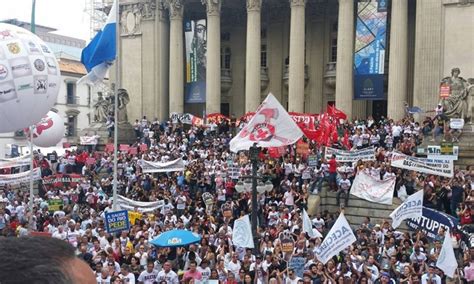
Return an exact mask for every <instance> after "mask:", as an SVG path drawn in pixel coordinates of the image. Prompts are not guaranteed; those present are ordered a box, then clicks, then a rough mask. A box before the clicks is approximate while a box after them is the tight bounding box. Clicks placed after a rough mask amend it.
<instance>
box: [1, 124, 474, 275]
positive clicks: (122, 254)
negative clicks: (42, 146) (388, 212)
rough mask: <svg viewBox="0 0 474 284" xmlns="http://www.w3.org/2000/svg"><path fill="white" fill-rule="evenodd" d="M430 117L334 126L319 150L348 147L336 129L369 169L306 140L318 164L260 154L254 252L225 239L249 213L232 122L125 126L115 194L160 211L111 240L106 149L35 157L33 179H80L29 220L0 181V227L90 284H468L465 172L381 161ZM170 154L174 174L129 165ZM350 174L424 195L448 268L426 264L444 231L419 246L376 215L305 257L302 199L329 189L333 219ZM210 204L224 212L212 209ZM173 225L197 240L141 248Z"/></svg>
mask: <svg viewBox="0 0 474 284" xmlns="http://www.w3.org/2000/svg"><path fill="white" fill-rule="evenodd" d="M437 121H438V122H437V123H435V124H436V125H430V124H429V123H428V122H426V123H423V124H421V125H420V124H419V123H417V122H414V120H413V119H412V118H411V117H410V116H407V117H406V118H404V119H403V120H401V121H393V120H390V119H386V118H382V119H380V120H378V121H376V120H374V119H373V118H372V117H368V119H365V120H354V121H350V122H345V123H343V124H341V125H340V126H339V128H340V129H338V132H339V133H340V134H341V135H340V139H338V140H337V141H334V143H333V144H332V145H331V147H334V148H342V149H344V148H347V143H342V133H344V130H347V132H348V133H349V141H350V148H353V149H363V148H366V147H369V146H374V147H375V148H376V159H375V161H368V162H362V161H360V162H358V163H355V164H352V163H337V162H336V161H335V159H334V158H332V159H325V158H324V155H323V147H320V146H319V145H316V144H315V143H314V142H312V141H307V142H308V143H309V149H310V153H311V155H316V157H318V158H317V165H316V166H309V165H308V161H307V156H302V155H299V154H297V153H296V148H295V146H294V145H293V146H288V147H286V148H285V153H281V155H280V157H275V156H273V155H270V153H269V151H268V150H267V149H262V151H261V152H260V155H259V168H258V172H259V174H260V175H261V176H263V177H264V178H265V180H268V181H271V182H272V184H273V189H272V190H271V191H269V192H266V193H264V194H260V195H259V196H258V203H259V204H258V219H259V220H258V221H259V228H258V244H257V249H255V250H252V249H245V248H240V247H236V246H234V245H233V242H232V229H233V222H234V220H235V219H237V218H238V217H240V216H243V215H245V214H250V213H251V208H252V205H251V194H249V193H246V192H243V193H239V192H237V191H236V189H235V186H236V183H237V181H238V180H237V179H235V176H232V175H230V174H229V169H230V168H235V167H237V168H238V170H239V172H240V174H247V173H250V170H251V166H250V161H249V157H248V153H245V151H244V152H240V153H238V154H234V153H232V152H230V150H229V147H228V144H229V141H230V140H231V139H232V137H233V135H235V133H236V132H238V131H239V129H241V128H242V125H244V124H245V122H242V123H240V125H236V123H235V120H234V121H227V120H223V121H221V122H214V123H211V126H212V127H202V126H193V125H183V124H181V123H171V122H159V121H158V120H154V121H148V120H147V118H146V117H144V118H143V119H141V120H137V121H136V122H135V124H134V130H135V134H136V136H137V137H136V138H137V140H136V142H135V143H134V144H133V145H131V147H133V148H136V149H138V151H137V153H129V152H123V151H121V152H120V153H119V157H118V185H117V189H118V192H119V194H120V195H122V196H125V197H127V198H130V199H132V200H135V201H143V202H149V201H157V200H164V204H163V205H162V206H160V207H159V208H157V209H156V210H154V211H151V212H143V213H141V214H138V217H137V218H136V220H133V221H132V220H131V221H132V223H133V224H132V226H131V228H130V230H128V231H122V232H120V233H117V234H109V233H107V231H106V230H105V223H104V216H105V213H106V212H109V211H111V210H112V190H113V179H112V171H113V157H112V156H113V154H112V153H111V152H110V151H98V150H96V149H92V148H83V149H77V150H70V151H66V153H65V154H64V155H61V156H54V155H47V153H41V152H35V160H36V163H35V164H36V165H37V166H38V167H41V170H42V175H43V176H47V175H53V174H57V173H64V174H67V173H76V174H79V175H81V176H82V182H80V183H78V184H77V185H76V186H74V187H68V186H62V187H55V186H52V187H48V188H47V189H43V188H40V191H39V193H38V195H36V196H35V198H34V211H33V212H30V211H29V209H28V201H29V196H28V193H27V191H22V190H16V189H15V188H13V187H10V186H4V187H3V189H2V190H1V191H0V198H1V200H0V202H1V203H3V206H1V209H0V231H1V234H2V235H5V236H8V237H15V236H18V237H21V236H26V235H29V234H31V233H32V232H35V231H37V232H43V233H47V234H49V235H51V236H52V237H53V238H58V239H61V240H64V241H65V242H69V243H70V244H71V245H72V246H74V248H76V253H77V255H78V256H79V257H80V258H81V259H83V260H84V261H85V262H86V263H87V264H89V265H90V267H91V268H92V269H93V270H94V271H95V273H96V277H97V283H100V284H108V283H146V284H151V283H223V284H226V283H228V284H234V283H258V284H262V283H312V284H316V283H410V284H411V283H423V284H424V283H473V282H470V281H474V246H471V244H470V242H469V239H468V236H466V234H465V232H466V231H467V232H470V230H471V226H472V223H473V222H472V220H473V219H472V218H473V210H472V206H473V202H474V194H473V192H474V191H472V189H473V184H474V180H473V171H472V169H471V168H469V167H468V168H467V169H456V170H455V174H454V177H453V178H444V177H441V176H436V175H428V174H423V173H419V172H415V171H408V170H402V169H399V168H393V167H391V166H390V159H389V153H390V152H391V151H393V150H397V151H399V152H401V153H404V154H406V155H415V154H416V147H417V145H419V144H420V143H422V141H423V139H431V138H436V135H438V134H439V133H441V132H440V131H445V133H446V135H448V134H449V133H450V131H449V129H447V130H446V129H445V126H444V125H443V126H442V127H443V129H438V128H439V127H440V126H439V125H440V123H439V121H441V120H440V119H439V118H437ZM339 130H340V131H339ZM456 137H458V136H456ZM443 138H445V139H448V138H449V137H443ZM141 145H146V147H141ZM79 148H81V147H79ZM51 157H55V158H53V160H52V159H51ZM89 157H95V158H96V159H95V162H94V163H92V164H90V163H87V162H86V161H87V159H88V158H89ZM180 157H181V158H182V159H183V160H184V162H185V170H184V171H181V172H169V173H160V174H145V173H143V172H142V169H141V167H140V160H148V161H153V162H168V161H172V160H174V159H177V158H180ZM2 170H3V171H5V170H10V169H2ZM16 170H18V169H16ZM360 171H367V172H368V173H370V175H372V176H374V177H377V178H380V179H385V178H388V177H393V176H395V177H396V186H395V195H396V196H398V197H400V198H405V197H406V196H409V195H412V194H413V193H415V192H417V191H419V190H423V191H424V206H425V207H430V208H433V209H436V210H438V211H442V212H445V213H447V214H450V215H451V216H453V217H454V218H457V219H458V220H459V223H460V224H461V226H462V227H460V229H462V230H458V231H453V232H451V234H452V236H453V247H454V249H455V254H456V257H457V261H458V264H459V269H458V270H457V271H456V274H455V277H454V278H449V277H447V276H446V275H445V274H444V273H443V271H442V270H441V269H439V268H438V267H436V260H437V258H438V256H439V254H440V249H441V244H442V243H443V234H446V232H443V231H442V230H441V231H440V233H439V235H438V237H437V238H436V239H434V240H431V239H429V238H428V237H427V236H426V235H424V234H423V233H422V232H421V231H406V232H405V231H399V230H395V229H393V228H392V227H391V223H390V221H389V220H388V216H387V220H385V221H383V222H381V223H379V224H375V223H373V222H372V221H371V219H370V218H369V217H367V218H366V220H365V221H364V222H363V223H362V224H354V223H351V226H352V227H353V230H354V232H355V234H356V236H357V241H356V242H355V243H353V244H352V245H351V246H350V247H348V248H347V249H345V250H344V251H342V252H341V253H340V254H338V255H337V256H335V257H333V258H332V259H331V260H329V261H328V262H327V263H325V264H323V263H322V262H320V261H319V260H318V258H317V257H316V255H315V250H316V248H317V247H318V246H319V244H320V243H321V239H319V238H310V237H309V236H308V235H307V234H306V233H304V232H303V229H302V211H303V209H306V210H307V209H308V201H309V198H310V196H311V195H314V194H319V193H320V192H322V191H323V190H330V191H335V192H337V196H338V202H340V203H341V205H345V206H341V208H344V207H345V208H344V209H341V210H345V211H349V210H356V208H353V207H351V206H350V204H351V201H350V198H351V197H350V195H349V191H350V188H351V184H352V182H353V180H354V177H355V175H356V174H357V173H358V172H360ZM204 193H211V194H212V196H213V197H214V200H213V201H214V202H213V206H210V205H209V204H206V203H205V202H204V200H203V198H202V197H203V194H204ZM342 196H344V199H343V200H339V197H342ZM54 199H58V200H62V201H63V202H62V204H63V205H62V206H61V207H59V208H57V210H55V211H50V209H49V208H48V204H49V203H48V201H49V200H54ZM343 202H344V203H343ZM223 208H226V210H227V212H228V211H231V214H230V215H229V214H224V210H223ZM338 214H339V212H327V211H323V212H319V213H317V214H316V215H315V216H311V217H312V223H313V224H312V225H313V227H314V228H315V229H317V230H318V231H319V232H320V233H321V234H322V235H323V236H325V234H327V232H328V231H329V230H330V228H331V226H332V225H333V224H334V222H335V219H336V218H337V215H338ZM30 217H31V218H30ZM29 220H33V221H32V222H29ZM172 228H181V229H187V230H191V231H193V232H195V233H198V234H199V235H200V236H201V237H202V240H201V242H200V243H197V244H193V245H189V246H186V247H182V248H177V249H176V248H156V247H154V246H153V245H151V244H150V241H151V240H153V239H154V238H156V237H157V236H158V235H160V233H162V232H164V231H167V230H169V229H172ZM282 233H285V234H286V235H290V236H291V237H292V238H293V241H294V243H295V245H294V249H293V251H292V252H287V251H283V245H282V242H281V239H280V238H279V236H280V235H281V234H282ZM294 256H300V257H305V258H306V260H307V261H306V262H305V264H304V273H303V274H299V275H298V273H297V271H296V270H295V269H294V268H292V267H289V265H288V264H289V262H290V259H291V257H294ZM0 282H1V281H0Z"/></svg>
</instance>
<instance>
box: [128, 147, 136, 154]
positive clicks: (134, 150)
mask: <svg viewBox="0 0 474 284" xmlns="http://www.w3.org/2000/svg"><path fill="white" fill-rule="evenodd" d="M128 153H129V154H130V155H136V154H137V153H138V148H137V147H130V148H128Z"/></svg>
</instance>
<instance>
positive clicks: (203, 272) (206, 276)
mask: <svg viewBox="0 0 474 284" xmlns="http://www.w3.org/2000/svg"><path fill="white" fill-rule="evenodd" d="M197 271H199V272H200V273H201V275H202V278H201V281H206V280H208V279H209V278H210V277H211V269H210V268H209V267H206V268H202V267H201V266H198V267H197Z"/></svg>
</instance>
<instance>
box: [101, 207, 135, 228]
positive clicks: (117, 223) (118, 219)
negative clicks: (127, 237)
mask: <svg viewBox="0 0 474 284" xmlns="http://www.w3.org/2000/svg"><path fill="white" fill-rule="evenodd" d="M105 228H106V230H107V233H109V234H113V233H116V232H121V231H126V230H128V229H130V223H129V221H128V212H127V210H121V211H115V212H107V213H105Z"/></svg>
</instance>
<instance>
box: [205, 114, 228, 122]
mask: <svg viewBox="0 0 474 284" xmlns="http://www.w3.org/2000/svg"><path fill="white" fill-rule="evenodd" d="M206 119H207V121H208V122H209V121H217V122H221V121H223V120H230V118H228V117H227V116H225V115H223V114H221V113H210V114H208V115H206Z"/></svg>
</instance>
